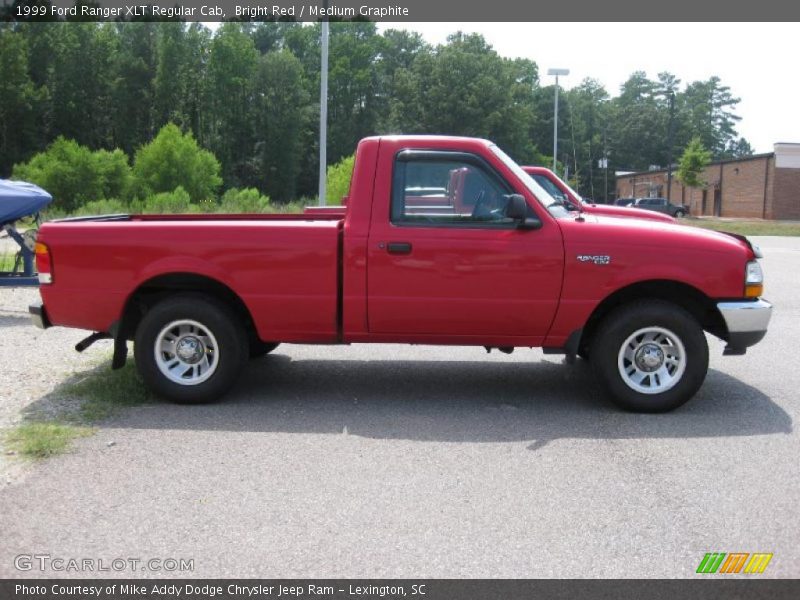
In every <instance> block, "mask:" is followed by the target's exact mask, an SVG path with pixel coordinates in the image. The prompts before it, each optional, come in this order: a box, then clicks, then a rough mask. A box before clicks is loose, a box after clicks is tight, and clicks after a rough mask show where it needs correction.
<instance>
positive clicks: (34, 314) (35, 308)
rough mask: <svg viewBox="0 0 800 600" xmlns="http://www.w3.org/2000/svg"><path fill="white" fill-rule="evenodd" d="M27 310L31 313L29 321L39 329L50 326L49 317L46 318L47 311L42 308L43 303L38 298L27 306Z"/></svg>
mask: <svg viewBox="0 0 800 600" xmlns="http://www.w3.org/2000/svg"><path fill="white" fill-rule="evenodd" d="M28 312H29V313H30V314H31V321H32V322H33V324H34V325H36V327H38V328H39V329H47V328H48V327H50V325H51V323H50V319H48V318H47V312H46V311H45V310H44V303H43V302H42V301H41V300H39V301H37V302H34V303H33V304H31V305H30V306H28Z"/></svg>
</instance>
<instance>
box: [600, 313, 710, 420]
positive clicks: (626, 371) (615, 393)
mask: <svg viewBox="0 0 800 600" xmlns="http://www.w3.org/2000/svg"><path fill="white" fill-rule="evenodd" d="M591 353H592V357H593V358H592V367H593V369H594V372H595V375H596V376H597V378H598V380H599V381H600V383H601V384H602V386H603V388H604V389H605V390H606V392H607V393H608V395H609V396H610V398H611V399H612V400H613V401H614V402H615V403H616V404H617V405H619V406H620V407H622V408H624V409H626V410H631V411H635V412H651V413H654V412H666V411H669V410H672V409H674V408H677V407H679V406H681V405H682V404H684V403H685V402H687V401H688V400H689V399H691V398H692V396H694V394H695V393H696V392H697V390H698V389H700V386H701V385H702V384H703V380H704V379H705V376H706V372H707V371H708V344H707V342H706V338H705V335H704V334H703V329H702V327H700V324H699V323H698V322H697V321H696V320H695V318H694V317H693V316H692V315H691V314H690V313H688V312H687V311H686V310H684V309H683V308H681V307H679V306H676V305H674V304H671V303H668V302H662V301H658V300H651V301H642V302H639V303H636V304H629V305H625V306H622V307H620V308H618V309H616V310H615V311H614V312H612V313H611V314H610V315H608V316H607V317H606V319H605V320H604V321H603V323H602V324H601V326H600V327H599V328H598V330H597V332H596V335H595V338H594V342H593V345H592V350H591Z"/></svg>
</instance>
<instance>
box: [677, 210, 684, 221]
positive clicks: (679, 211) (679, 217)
mask: <svg viewBox="0 0 800 600" xmlns="http://www.w3.org/2000/svg"><path fill="white" fill-rule="evenodd" d="M685 216H686V211H683V210H678V211H676V212H675V218H676V219H682V218H683V217H685Z"/></svg>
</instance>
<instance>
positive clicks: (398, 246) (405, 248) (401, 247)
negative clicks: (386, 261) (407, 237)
mask: <svg viewBox="0 0 800 600" xmlns="http://www.w3.org/2000/svg"><path fill="white" fill-rule="evenodd" d="M386 251H387V252H388V253H389V254H411V244H409V243H408V242H389V243H388V244H386Z"/></svg>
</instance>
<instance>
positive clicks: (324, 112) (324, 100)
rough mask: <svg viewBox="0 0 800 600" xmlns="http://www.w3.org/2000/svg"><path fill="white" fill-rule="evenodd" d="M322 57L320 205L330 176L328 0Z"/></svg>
mask: <svg viewBox="0 0 800 600" xmlns="http://www.w3.org/2000/svg"><path fill="white" fill-rule="evenodd" d="M322 6H323V10H324V11H325V15H324V16H323V17H322V40H321V42H322V43H321V46H322V59H321V61H320V62H321V72H320V78H319V205H320V206H325V204H326V203H327V189H326V183H327V181H326V179H327V176H328V173H327V171H328V33H329V31H328V27H329V26H330V23H329V22H328V16H327V11H328V0H325V1H324V2H323V3H322Z"/></svg>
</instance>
